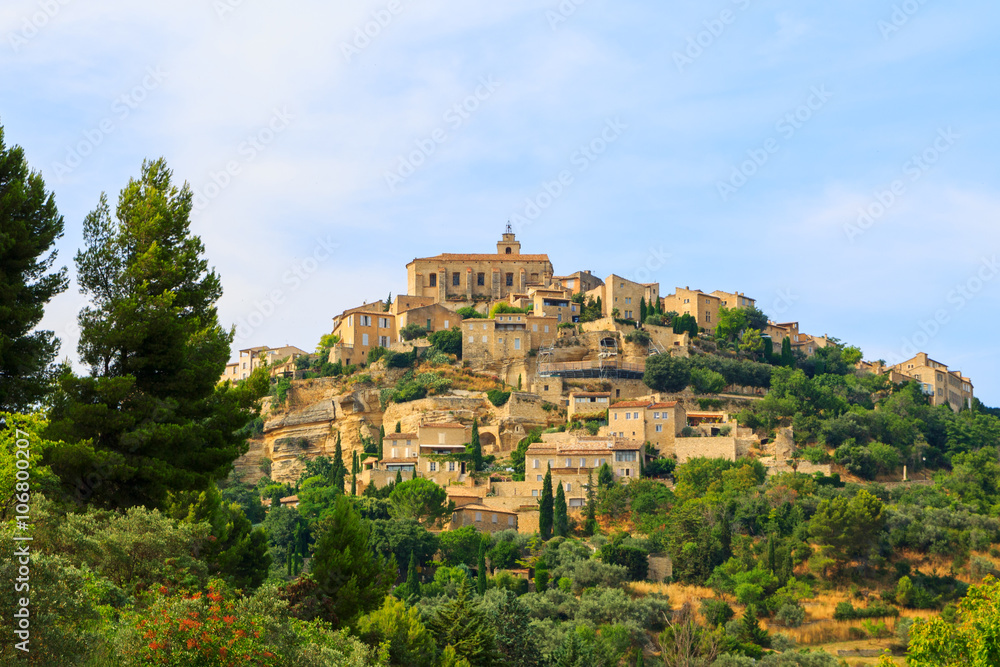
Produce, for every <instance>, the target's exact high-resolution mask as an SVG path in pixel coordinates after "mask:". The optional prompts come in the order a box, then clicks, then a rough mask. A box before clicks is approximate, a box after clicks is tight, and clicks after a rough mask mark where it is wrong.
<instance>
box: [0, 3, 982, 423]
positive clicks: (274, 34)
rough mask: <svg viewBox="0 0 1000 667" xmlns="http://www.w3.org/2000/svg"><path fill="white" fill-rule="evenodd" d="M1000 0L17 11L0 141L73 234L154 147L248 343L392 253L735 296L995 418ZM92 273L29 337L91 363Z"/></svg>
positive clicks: (381, 277)
mask: <svg viewBox="0 0 1000 667" xmlns="http://www.w3.org/2000/svg"><path fill="white" fill-rule="evenodd" d="M998 19H1000V5H997V4H996V3H995V2H986V1H985V0H969V1H967V2H963V3H943V2H932V1H930V0H895V1H893V0H864V1H861V0H842V1H841V2H836V3H819V2H801V3H788V2H767V1H764V0H711V1H709V2H693V1H686V2H649V1H638V0H617V1H616V2H611V1H599V0H563V1H562V2H558V1H557V0H549V1H536V0H506V1H505V2H502V3H454V2H449V3H445V2H440V1H435V0H423V1H420V2H417V1H416V0H376V1H368V0H354V1H352V2H349V3H339V2H338V3H328V2H318V1H309V0H302V1H295V0H291V1H286V2H280V3H279V2H265V1H263V0H198V1H194V0H174V2H171V3H137V2H132V1H125V0H88V1H87V2H83V1H82V0H4V2H3V3H2V5H0V71H2V72H3V76H2V77H0V125H2V126H3V127H4V131H5V135H6V142H7V144H8V145H15V144H17V145H20V146H22V147H23V148H24V150H25V154H26V157H27V159H28V161H29V163H30V165H31V166H32V168H33V169H36V170H38V171H40V172H41V173H42V175H43V177H44V179H45V182H46V184H47V187H48V188H49V189H51V190H52V191H53V192H54V193H55V197H56V203H57V205H58V207H59V209H60V212H61V213H62V214H63V215H64V217H65V222H66V232H65V235H64V237H63V238H62V239H61V240H60V242H59V245H58V249H59V253H60V254H59V261H60V262H61V263H63V264H66V265H67V266H69V267H70V273H71V275H73V274H74V273H75V271H74V267H73V256H74V254H75V253H76V252H77V250H78V249H79V248H80V247H81V245H82V242H83V241H82V222H83V219H84V217H85V216H86V215H87V213H88V212H89V211H91V210H93V209H94V208H95V207H96V206H97V203H98V200H99V198H100V195H101V193H102V192H106V193H108V196H109V198H110V200H111V201H112V202H114V201H115V200H116V199H117V196H118V192H119V191H120V190H121V188H122V187H124V186H125V184H126V183H127V182H128V179H129V178H132V177H136V176H138V175H139V173H140V170H141V165H142V162H143V160H144V159H147V158H156V157H161V156H162V157H164V158H165V159H166V160H167V162H168V164H169V166H170V167H171V169H172V170H173V172H174V177H175V180H176V181H177V182H178V183H181V182H185V181H186V182H188V183H189V184H190V186H191V187H192V189H193V191H194V195H195V211H194V213H193V216H192V230H193V232H194V233H196V234H198V235H199V236H200V237H201V238H202V239H203V241H204V243H205V247H206V255H207V257H208V259H209V262H210V264H211V265H212V266H213V267H215V269H216V270H217V271H218V273H219V274H220V275H221V278H222V283H223V287H224V290H225V294H224V296H223V297H222V299H221V301H220V302H219V315H220V319H221V321H222V323H223V324H224V325H225V326H236V327H237V336H236V341H235V342H234V353H235V351H236V350H238V349H239V348H244V347H250V346H254V345H270V346H279V345H284V344H291V345H297V346H299V347H301V348H304V349H307V350H312V349H313V348H314V347H315V345H316V343H317V342H318V340H319V337H320V336H321V335H322V334H324V333H329V332H330V330H331V319H332V317H333V316H334V315H336V314H337V313H339V312H341V311H343V310H344V309H345V308H348V307H352V306H355V305H358V304H360V303H362V302H364V301H371V300H375V299H379V298H385V297H386V296H387V295H388V294H389V293H390V292H391V293H392V294H398V293H401V292H405V290H406V269H405V266H406V264H407V263H408V262H409V261H411V260H412V259H414V258H415V257H424V256H431V255H436V254H438V253H441V252H456V253H469V252H472V253H476V252H495V247H496V246H495V244H496V242H497V241H498V240H499V237H500V234H501V233H502V232H503V229H504V226H505V225H506V224H507V222H508V221H511V224H512V225H513V226H514V228H515V231H516V233H517V235H518V239H519V240H520V241H521V242H522V251H523V252H525V253H547V254H548V255H549V257H550V259H551V260H552V263H553V265H554V267H555V271H556V273H557V274H568V273H571V272H574V271H578V270H591V271H592V272H593V273H595V274H596V275H598V276H600V277H605V276H607V275H609V274H611V273H615V274H618V275H623V276H625V277H628V278H632V279H635V280H640V281H642V282H658V283H659V284H660V291H661V294H669V293H670V292H672V291H673V288H674V287H675V286H681V287H686V286H690V287H691V288H695V289H702V290H704V291H706V292H710V291H712V290H716V289H720V290H726V291H734V290H738V291H741V292H745V293H746V294H747V295H748V296H751V297H753V298H755V299H757V303H758V305H759V306H760V307H761V308H762V309H763V310H764V311H765V312H766V313H767V314H768V315H769V316H771V318H772V319H774V320H777V321H798V322H800V326H801V330H802V331H804V332H806V333H810V334H814V335H823V334H827V335H830V336H835V337H837V338H839V339H841V340H843V341H845V342H846V343H849V344H853V345H857V346H859V347H860V348H861V349H862V350H863V351H864V353H865V358H866V359H870V360H876V359H884V360H886V361H888V362H890V363H893V362H898V361H902V360H904V359H906V358H908V357H909V356H912V355H913V354H914V353H915V352H917V351H926V352H927V353H928V354H930V355H931V357H932V358H934V359H936V360H937V361H940V362H941V363H944V364H947V365H948V366H949V367H950V368H952V369H959V370H961V371H962V373H963V374H964V375H966V376H969V377H971V378H972V381H973V384H974V385H975V393H976V395H977V396H979V397H980V399H981V400H983V401H984V402H985V403H986V404H987V405H993V406H995V405H1000V346H998V344H997V335H996V331H997V328H998V326H997V325H998V324H1000V317H998V314H997V313H998V306H1000V279H997V278H998V277H1000V264H998V255H1000V226H998V224H997V223H998V221H1000V189H998V183H1000V179H998V176H1000V173H998V172H1000V163H998V161H997V159H996V155H997V153H998V148H1000V146H998V137H1000V114H998V113H997V109H998V106H1000V104H998V102H1000V85H998V84H1000V67H998V53H1000V42H998V41H997V39H996V33H997V28H998V23H1000V21H998ZM84 300H85V297H84V296H83V295H81V294H79V291H78V287H77V285H76V284H75V283H73V284H72V285H71V288H70V289H69V290H68V291H67V292H66V293H65V294H63V295H60V296H59V297H57V298H56V299H55V300H54V301H53V302H52V303H51V304H50V306H49V308H48V310H47V313H46V317H45V319H44V320H43V322H42V324H41V326H42V328H47V329H52V330H54V331H56V333H57V334H58V335H59V336H60V338H61V339H62V341H63V348H62V353H61V354H62V356H65V357H69V358H71V359H75V358H76V345H77V339H78V329H77V327H76V314H77V312H78V311H79V309H80V307H81V306H82V305H83V303H84Z"/></svg>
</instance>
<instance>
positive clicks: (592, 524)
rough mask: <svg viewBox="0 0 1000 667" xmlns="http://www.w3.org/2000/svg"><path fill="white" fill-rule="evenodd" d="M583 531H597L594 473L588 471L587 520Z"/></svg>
mask: <svg viewBox="0 0 1000 667" xmlns="http://www.w3.org/2000/svg"><path fill="white" fill-rule="evenodd" d="M583 531H584V532H585V533H586V534H587V535H593V534H594V533H596V532H597V507H596V503H595V502H594V474H593V472H588V473H587V521H586V523H585V524H584V526H583Z"/></svg>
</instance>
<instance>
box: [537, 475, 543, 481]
mask: <svg viewBox="0 0 1000 667" xmlns="http://www.w3.org/2000/svg"><path fill="white" fill-rule="evenodd" d="M542 478H543V475H535V481H536V482H541V481H542Z"/></svg>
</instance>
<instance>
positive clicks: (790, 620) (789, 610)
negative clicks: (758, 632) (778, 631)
mask: <svg viewBox="0 0 1000 667" xmlns="http://www.w3.org/2000/svg"><path fill="white" fill-rule="evenodd" d="M805 620H806V610H805V609H803V608H802V607H800V606H799V605H797V604H792V603H790V602H786V603H785V604H783V605H781V608H780V609H778V613H776V614H775V615H774V621H775V622H776V623H778V624H779V625H784V626H785V627H786V628H797V627H799V626H800V625H802V623H803V622H804V621H805Z"/></svg>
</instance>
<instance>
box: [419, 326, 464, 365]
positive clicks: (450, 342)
mask: <svg viewBox="0 0 1000 667" xmlns="http://www.w3.org/2000/svg"><path fill="white" fill-rule="evenodd" d="M427 340H429V341H430V342H431V345H433V346H434V347H436V348H437V349H438V350H440V351H441V352H444V353H445V354H454V355H455V356H456V357H458V358H459V359H461V358H462V330H461V329H459V328H458V327H452V328H451V329H446V330H444V331H435V332H434V333H432V334H431V335H429V336H427Z"/></svg>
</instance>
